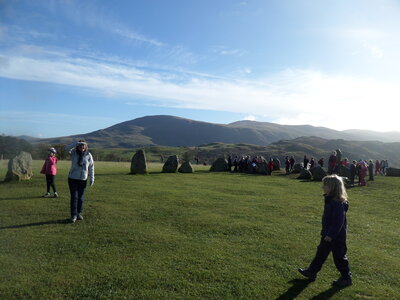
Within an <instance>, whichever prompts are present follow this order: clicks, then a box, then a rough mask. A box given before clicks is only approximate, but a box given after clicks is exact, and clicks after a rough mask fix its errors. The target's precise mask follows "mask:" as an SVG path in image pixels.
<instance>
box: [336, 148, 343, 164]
mask: <svg viewBox="0 0 400 300" xmlns="http://www.w3.org/2000/svg"><path fill="white" fill-rule="evenodd" d="M336 161H337V163H338V164H340V162H341V161H342V151H341V150H340V149H336Z"/></svg>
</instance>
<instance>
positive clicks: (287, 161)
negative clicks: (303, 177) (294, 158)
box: [285, 156, 290, 174]
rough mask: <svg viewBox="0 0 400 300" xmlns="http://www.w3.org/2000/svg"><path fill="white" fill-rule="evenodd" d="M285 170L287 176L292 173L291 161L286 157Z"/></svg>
mask: <svg viewBox="0 0 400 300" xmlns="http://www.w3.org/2000/svg"><path fill="white" fill-rule="evenodd" d="M285 170H286V174H289V173H290V160H289V157H288V156H286V157H285Z"/></svg>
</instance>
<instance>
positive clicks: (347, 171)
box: [337, 164, 350, 178]
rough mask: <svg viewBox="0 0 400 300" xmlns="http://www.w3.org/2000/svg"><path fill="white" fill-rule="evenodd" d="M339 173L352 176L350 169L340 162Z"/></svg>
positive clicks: (342, 175)
mask: <svg viewBox="0 0 400 300" xmlns="http://www.w3.org/2000/svg"><path fill="white" fill-rule="evenodd" d="M337 174H338V175H339V176H341V177H347V178H350V169H349V168H347V167H345V166H342V164H340V165H339V166H338V168H337Z"/></svg>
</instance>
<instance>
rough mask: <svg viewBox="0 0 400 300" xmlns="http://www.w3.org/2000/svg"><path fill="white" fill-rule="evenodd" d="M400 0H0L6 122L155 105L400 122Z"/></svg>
mask: <svg viewBox="0 0 400 300" xmlns="http://www.w3.org/2000/svg"><path fill="white" fill-rule="evenodd" d="M399 15H400V2H399V1H397V0H396V1H395V0H375V1H369V0H353V1H347V0H334V1H329V0H326V1H320V0H314V1H307V0H287V1H281V0H275V1H271V0H263V1H261V0H254V1H251V0H247V1H240V0H239V1H234V0H229V1H228V0H218V1H215V0H213V1H211V0H201V1H195V0H193V1H188V0H169V1H165V0H149V1H139V0H130V1H122V0H119V1H94V0H87V1H81V0H76V1H74V0H70V1H67V0H63V1H61V0H60V1H51V0H36V1H29V0H26V1H23V0H14V1H12V0H3V1H0V101H1V102H0V133H2V134H11V135H22V134H26V135H31V136H36V137H55V136H63V135H71V134H80V133H87V132H90V131H94V130H97V129H101V128H106V127H108V126H111V125H114V124H116V123H119V122H123V121H127V120H131V119H135V118H138V117H142V116H146V115H156V114H168V115H175V116H180V117H184V118H190V119H195V120H200V121H206V122H213V123H222V124H226V123H230V122H234V121H238V120H244V119H248V120H256V121H262V122H274V123H279V124H311V125H315V126H325V127H329V128H334V129H338V130H344V129H355V128H357V129H370V130H375V131H394V130H395V131H400V123H399V122H398V121H397V118H398V114H399V109H398V108H399V104H398V100H399V99H400V85H399V83H400V18H399V17H398V16H399Z"/></svg>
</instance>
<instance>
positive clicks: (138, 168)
mask: <svg viewBox="0 0 400 300" xmlns="http://www.w3.org/2000/svg"><path fill="white" fill-rule="evenodd" d="M131 174H147V163H146V154H145V153H144V150H142V149H140V150H138V151H136V153H135V155H134V156H133V157H132V161H131Z"/></svg>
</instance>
